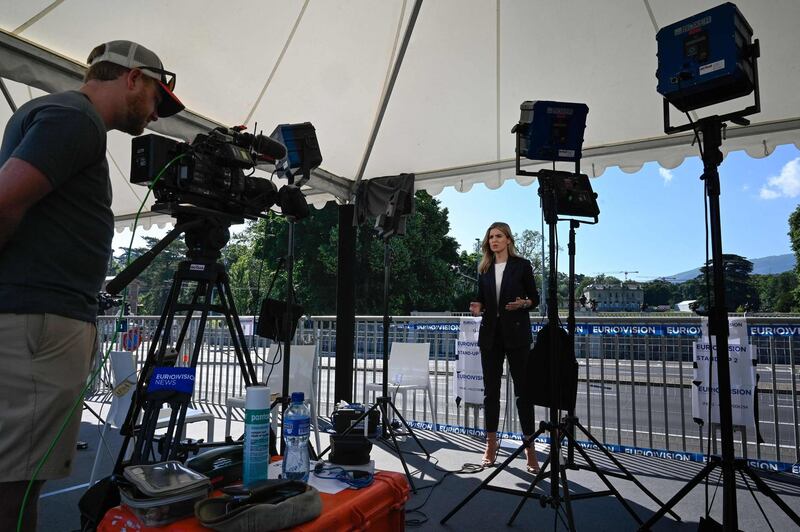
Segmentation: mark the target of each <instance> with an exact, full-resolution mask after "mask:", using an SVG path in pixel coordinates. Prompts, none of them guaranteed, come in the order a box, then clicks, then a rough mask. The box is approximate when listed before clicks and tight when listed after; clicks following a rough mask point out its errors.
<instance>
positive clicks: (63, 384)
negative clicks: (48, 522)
mask: <svg viewBox="0 0 800 532" xmlns="http://www.w3.org/2000/svg"><path fill="white" fill-rule="evenodd" d="M96 342H97V328H96V327H95V324H94V323H88V322H85V321H80V320H74V319H70V318H65V317H63V316H58V315H55V314H0V476H1V477H2V481H3V482H11V481H17V480H29V479H30V478H31V477H32V475H33V472H34V470H35V469H36V467H37V465H38V463H39V461H40V460H41V459H42V457H43V456H44V455H45V454H46V453H47V449H48V448H49V447H50V444H51V443H52V442H53V439H54V438H55V436H56V434H57V433H58V431H59V429H60V428H61V425H62V424H63V422H64V420H65V419H66V417H67V415H68V414H69V411H70V409H71V408H72V405H73V404H74V403H75V401H76V399H77V398H79V396H80V393H81V390H82V389H83V386H84V385H85V384H86V377H87V375H88V373H89V367H90V364H91V362H92V357H93V356H94V354H95V353H96ZM81 412H82V408H81V405H79V406H78V407H77V410H76V412H75V414H73V416H72V419H71V420H70V422H69V423H68V424H67V427H66V428H65V429H64V433H63V434H62V435H61V437H60V439H59V441H58V443H56V445H55V447H54V448H53V451H52V452H51V454H50V457H49V458H48V460H47V462H46V463H45V464H44V466H43V467H42V469H41V471H40V472H39V474H38V475H37V479H40V480H47V479H54V478H62V477H66V476H69V474H70V469H71V466H72V460H73V458H74V457H75V441H76V440H77V438H78V429H79V427H80V420H81Z"/></svg>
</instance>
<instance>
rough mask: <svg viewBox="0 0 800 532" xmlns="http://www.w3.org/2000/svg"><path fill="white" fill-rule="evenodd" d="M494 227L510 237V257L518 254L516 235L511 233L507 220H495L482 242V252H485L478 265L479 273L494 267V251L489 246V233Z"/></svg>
mask: <svg viewBox="0 0 800 532" xmlns="http://www.w3.org/2000/svg"><path fill="white" fill-rule="evenodd" d="M492 229H499V230H500V232H501V233H503V234H504V235H505V237H506V238H507V239H508V255H509V257H516V256H518V255H517V248H516V247H514V235H513V234H512V233H511V228H510V227H509V226H508V224H507V223H505V222H495V223H493V224H492V225H490V226H489V229H487V230H486V234H485V235H484V236H483V242H481V252H483V257H481V263H480V264H479V265H478V272H479V273H486V272H488V271H489V268H491V267H492V262H494V253H493V252H492V249H491V248H490V247H489V233H490V232H491V231H492Z"/></svg>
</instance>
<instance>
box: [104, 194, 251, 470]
mask: <svg viewBox="0 0 800 532" xmlns="http://www.w3.org/2000/svg"><path fill="white" fill-rule="evenodd" d="M162 208H164V207H163V206H162ZM166 208H167V210H168V212H169V213H170V214H177V223H176V225H175V228H174V229H173V230H172V231H171V232H170V233H169V234H168V235H167V236H166V237H164V238H163V239H162V240H161V241H160V242H159V243H158V244H157V245H156V246H154V247H153V249H152V250H150V251H149V252H147V253H146V254H145V255H143V256H141V257H139V259H137V260H136V261H134V262H133V263H132V264H131V265H130V266H129V267H128V268H126V269H125V270H124V271H123V272H122V273H120V274H119V275H118V276H117V277H116V278H115V279H114V280H113V281H111V282H109V283H108V286H107V289H108V291H109V292H111V293H119V292H120V291H121V290H122V289H123V288H124V287H125V286H126V285H127V284H128V283H130V281H132V280H133V279H134V278H135V277H136V276H137V275H138V274H139V273H140V272H141V271H143V270H144V269H145V268H146V267H147V266H148V265H149V264H150V262H152V260H153V259H154V258H155V256H156V255H157V254H158V253H159V252H160V251H161V250H163V249H164V248H165V247H166V246H168V245H169V244H170V243H171V242H172V241H173V240H175V238H177V237H178V236H179V235H180V234H181V233H184V232H185V233H186V237H185V238H186V245H187V247H188V248H189V249H188V253H187V259H186V260H184V261H182V262H181V263H180V264H179V265H178V269H177V271H176V272H175V275H174V277H173V279H172V285H171V287H170V290H169V295H168V296H167V301H166V303H165V305H164V309H163V311H162V313H161V317H160V318H159V321H158V325H157V326H156V330H155V332H154V334H153V337H152V339H151V340H150V348H149V350H148V353H147V359H146V360H145V363H144V366H143V368H142V371H141V373H140V376H139V380H138V383H137V386H136V391H135V392H134V394H133V399H132V403H131V406H130V409H129V410H128V414H127V416H126V418H125V422H124V423H123V425H122V428H121V429H120V433H121V434H122V435H123V436H124V437H125V438H124V440H123V443H122V448H121V449H120V453H119V456H118V458H117V462H116V465H115V467H114V473H115V474H120V473H122V469H123V468H124V466H125V465H128V464H143V463H151V462H153V461H155V462H159V461H165V460H175V459H180V458H181V457H184V455H185V450H184V446H183V444H182V443H181V435H182V434H183V427H184V424H185V420H186V411H187V409H188V407H189V402H190V401H191V397H192V391H193V389H194V370H195V368H196V366H197V363H198V359H199V357H200V351H201V348H202V345H203V333H204V331H205V326H206V322H207V320H208V315H209V313H210V312H212V311H213V312H218V313H220V314H222V315H223V316H224V317H225V322H226V324H227V325H228V329H229V330H230V332H231V342H232V344H233V348H234V352H235V354H236V359H237V362H238V364H239V367H240V370H241V372H242V377H243V379H244V382H245V385H246V386H250V385H252V384H255V383H256V382H257V380H258V379H257V376H256V371H255V368H254V367H253V363H252V360H251V358H250V353H249V350H248V348H247V342H246V339H245V335H244V331H243V330H242V325H241V322H240V321H239V315H238V313H237V312H236V307H235V304H234V300H233V294H232V292H231V287H230V282H229V279H228V274H227V272H226V270H225V266H224V265H223V264H222V263H220V262H218V259H219V258H220V256H221V250H222V248H223V247H224V246H225V244H226V243H227V242H228V238H229V236H230V233H229V227H230V225H231V224H232V223H237V222H238V223H241V221H242V220H241V219H239V218H236V217H233V216H230V215H224V214H221V213H219V212H216V211H208V210H206V209H201V208H197V207H183V206H166ZM156 209H157V207H154V210H156ZM192 285H193V287H192ZM187 292H188V294H189V298H188V299H189V301H188V302H185V298H184V297H182V296H185V295H186V293H187ZM215 295H216V298H217V299H218V300H219V302H218V303H214V299H215ZM179 312H185V313H186V315H185V317H184V320H183V323H182V325H181V329H180V332H179V334H178V337H177V338H176V339H175V341H174V343H173V341H172V338H171V333H172V328H173V324H174V322H175V315H176V313H179ZM195 312H199V313H200V320H199V323H198V324H197V327H196V330H195V331H194V338H193V340H192V341H191V345H192V354H191V357H190V358H189V361H188V366H186V367H177V362H178V360H177V358H178V355H179V353H180V352H181V348H182V347H183V344H184V341H185V340H186V339H187V333H188V332H189V326H190V324H191V321H192V320H191V318H192V316H193V315H194V313H195ZM156 372H160V373H159V375H165V377H164V378H162V379H161V383H160V384H159V385H158V386H156V384H157V383H159V379H158V378H157V377H156V378H154V374H156ZM180 380H186V381H189V382H190V383H191V384H190V385H188V386H187V387H181V386H180V385H179V384H177V385H176V384H175V383H176V382H178V381H180ZM164 403H167V404H169V406H170V409H171V414H170V419H169V424H168V426H167V430H166V433H165V434H164V435H162V436H160V437H159V439H160V442H159V445H158V450H157V452H156V450H155V449H153V443H154V440H155V430H156V425H157V424H158V419H159V413H160V412H161V406H162V405H163V404H164ZM140 415H141V422H139V421H138V420H139V417H140ZM134 437H135V439H136V441H135V444H134V446H133V450H132V453H131V456H130V457H129V458H128V459H125V456H126V454H127V450H128V446H129V444H130V441H131V439H132V438H134ZM151 457H152V458H153V459H151Z"/></svg>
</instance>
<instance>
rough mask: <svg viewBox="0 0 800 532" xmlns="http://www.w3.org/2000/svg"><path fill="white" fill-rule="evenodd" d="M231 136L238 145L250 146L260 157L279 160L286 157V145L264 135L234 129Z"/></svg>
mask: <svg viewBox="0 0 800 532" xmlns="http://www.w3.org/2000/svg"><path fill="white" fill-rule="evenodd" d="M233 137H234V139H235V141H236V144H237V145H238V146H241V147H243V148H252V149H253V150H254V151H255V152H256V153H258V155H259V156H261V158H264V159H266V160H268V161H279V160H280V159H283V158H284V157H286V146H284V145H283V144H281V143H280V142H278V141H277V140H275V139H273V138H270V137H267V136H266V135H253V134H252V133H245V132H244V131H236V132H234V135H233Z"/></svg>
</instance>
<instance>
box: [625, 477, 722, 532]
mask: <svg viewBox="0 0 800 532" xmlns="http://www.w3.org/2000/svg"><path fill="white" fill-rule="evenodd" d="M718 465H719V464H718V463H716V462H709V463H707V464H706V465H705V467H703V469H701V470H700V472H699V473H697V474H696V475H695V476H694V477H692V479H691V480H690V481H689V482H687V483H686V485H685V486H684V487H682V488H681V489H680V491H678V493H676V494H675V495H673V497H672V498H671V499H670V500H668V501H667V503H666V504H665V505H663V506H662V507H661V508H660V509H659V510H658V511H657V512H656V513H655V514H653V516H652V517H650V519H648V520H647V521H645V523H644V524H643V525H642V526H640V527H639V530H650V527H651V526H653V524H655V522H656V521H658V520H659V519H661V518H662V517H664V514H666V513H667V512H668V511H670V510H671V509H672V507H673V506H675V505H676V504H678V502H680V500H681V499H683V498H684V497H686V495H687V494H688V493H689V492H690V491H692V490H693V489H694V488H695V486H697V485H698V484H700V482H701V481H702V480H703V479H704V478H706V477H707V476H708V475H710V474H711V472H712V471H713V470H714V468H715V467H717V466H718Z"/></svg>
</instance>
